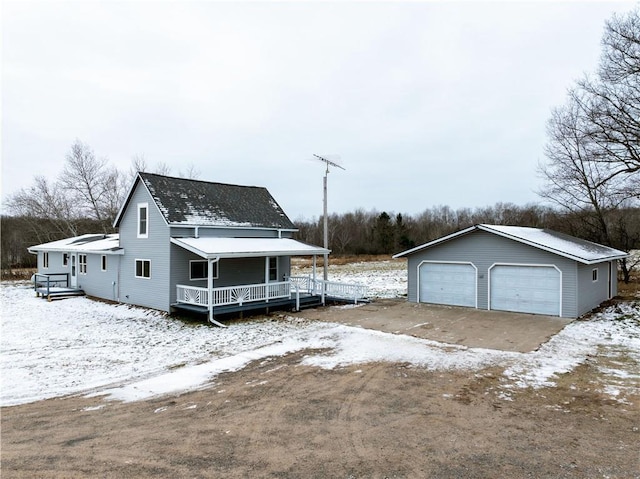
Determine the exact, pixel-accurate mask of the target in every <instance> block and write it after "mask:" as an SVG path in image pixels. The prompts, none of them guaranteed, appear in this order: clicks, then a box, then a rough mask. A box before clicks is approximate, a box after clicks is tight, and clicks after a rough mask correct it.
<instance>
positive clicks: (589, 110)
mask: <svg viewBox="0 0 640 479" xmlns="http://www.w3.org/2000/svg"><path fill="white" fill-rule="evenodd" d="M602 48H603V50H602V55H601V59H600V65H599V68H598V70H597V72H596V75H595V77H593V78H589V77H587V78H585V79H584V80H582V81H580V82H578V89H574V90H573V92H574V101H575V102H576V103H577V104H578V105H579V107H580V108H581V109H582V111H583V114H584V115H585V117H586V119H587V120H588V123H587V125H586V126H588V129H587V130H586V132H587V133H588V134H589V136H590V137H591V140H592V141H593V143H594V144H595V145H597V146H598V151H596V152H595V153H596V154H595V155H594V157H593V158H592V161H597V162H602V163H606V164H608V165H609V166H610V167H611V168H610V170H609V172H608V174H609V175H610V176H617V175H620V174H629V173H636V172H638V171H640V14H639V10H638V9H635V10H632V11H631V12H629V13H627V14H625V15H614V16H613V17H612V18H611V19H610V20H608V21H607V22H606V25H605V33H604V35H603V38H602ZM578 90H581V92H580V93H578V94H576V91H578Z"/></svg>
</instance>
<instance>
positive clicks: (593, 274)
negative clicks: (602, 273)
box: [591, 268, 598, 283]
mask: <svg viewBox="0 0 640 479" xmlns="http://www.w3.org/2000/svg"><path fill="white" fill-rule="evenodd" d="M591 281H593V282H594V283H595V282H596V281H598V268H593V269H592V270H591Z"/></svg>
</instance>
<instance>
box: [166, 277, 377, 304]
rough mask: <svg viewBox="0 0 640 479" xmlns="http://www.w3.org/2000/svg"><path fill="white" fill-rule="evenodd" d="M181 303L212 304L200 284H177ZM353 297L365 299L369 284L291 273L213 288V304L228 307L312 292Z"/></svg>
mask: <svg viewBox="0 0 640 479" xmlns="http://www.w3.org/2000/svg"><path fill="white" fill-rule="evenodd" d="M176 288H177V298H176V299H177V301H178V303H186V304H193V305H196V306H207V307H208V306H209V291H208V290H207V288H201V287H197V286H186V285H183V284H178V285H176ZM323 291H324V295H325V296H330V297H335V298H343V299H350V300H353V301H354V302H356V303H357V302H358V300H362V299H364V298H365V297H366V295H367V287H366V286H363V285H360V284H349V283H337V282H334V281H324V280H317V279H316V280H314V279H313V278H311V277H308V276H292V277H290V278H289V279H288V281H280V282H276V283H261V284H243V285H237V286H225V287H222V288H213V289H212V290H211V293H212V297H211V300H212V301H211V306H225V305H229V304H237V305H240V306H242V305H243V304H244V303H250V302H253V301H267V302H268V301H270V300H274V299H280V298H290V299H292V298H294V297H295V298H296V300H297V301H299V296H300V294H312V295H316V296H320V295H322V292H323Z"/></svg>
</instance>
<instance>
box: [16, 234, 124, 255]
mask: <svg viewBox="0 0 640 479" xmlns="http://www.w3.org/2000/svg"><path fill="white" fill-rule="evenodd" d="M29 251H30V252H32V253H33V252H36V251H66V252H72V251H77V252H85V253H103V254H105V253H113V254H120V253H122V252H123V249H122V248H120V235H119V234H107V235H105V234H86V235H80V236H73V237H71V238H65V239H61V240H57V241H51V242H49V243H43V244H39V245H36V246H32V247H31V248H29Z"/></svg>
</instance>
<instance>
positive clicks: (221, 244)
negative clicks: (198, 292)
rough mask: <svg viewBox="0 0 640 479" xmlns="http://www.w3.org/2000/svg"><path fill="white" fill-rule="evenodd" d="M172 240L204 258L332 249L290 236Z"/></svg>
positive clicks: (307, 253) (298, 253) (319, 252)
mask: <svg viewBox="0 0 640 479" xmlns="http://www.w3.org/2000/svg"><path fill="white" fill-rule="evenodd" d="M171 242H172V243H173V244H175V245H178V246H180V247H182V248H184V249H186V250H188V251H191V252H192V253H195V254H197V255H198V256H201V257H203V258H248V257H256V256H258V257H259V256H311V255H324V254H329V253H330V250H328V249H325V248H322V247H320V246H314V245H310V244H307V243H303V242H301V241H296V240H294V239H290V238H171Z"/></svg>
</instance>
